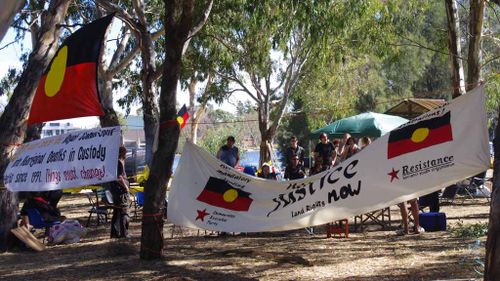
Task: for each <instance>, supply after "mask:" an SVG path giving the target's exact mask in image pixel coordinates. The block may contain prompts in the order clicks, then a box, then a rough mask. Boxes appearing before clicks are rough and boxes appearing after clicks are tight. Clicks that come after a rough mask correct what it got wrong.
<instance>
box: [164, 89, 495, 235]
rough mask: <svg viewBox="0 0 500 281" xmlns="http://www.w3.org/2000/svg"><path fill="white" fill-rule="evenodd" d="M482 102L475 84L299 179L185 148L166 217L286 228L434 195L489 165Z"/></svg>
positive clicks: (220, 225) (244, 228)
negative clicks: (255, 172)
mask: <svg viewBox="0 0 500 281" xmlns="http://www.w3.org/2000/svg"><path fill="white" fill-rule="evenodd" d="M484 105H485V95H484V88H483V87H479V88H477V89H475V90H473V91H471V92H470V93H468V94H466V95H464V96H462V97H459V98H457V99H455V100H453V102H451V103H449V104H446V105H444V106H442V107H440V108H438V109H436V110H434V111H431V112H428V113H425V114H423V115H422V116H419V117H418V118H415V119H413V120H411V121H409V122H408V123H407V124H404V125H402V126H400V127H398V128H397V129H395V130H393V131H391V132H390V133H389V134H386V135H384V136H382V137H380V138H379V139H377V140H376V141H374V142H373V143H372V144H371V145H369V146H368V147H366V148H365V149H363V150H362V151H360V152H358V153H357V154H355V155H354V156H352V157H351V158H349V159H347V160H346V161H344V162H342V163H341V164H339V165H337V166H334V167H332V168H331V169H330V170H327V171H325V172H323V173H320V174H317V175H314V176H312V177H309V178H306V179H303V180H295V181H283V182H276V181H269V180H264V179H260V178H255V177H251V176H248V175H245V174H243V173H240V172H238V171H236V170H235V169H232V168H230V167H228V166H227V165H225V164H223V163H221V162H219V161H218V160H217V159H215V158H214V157H213V156H212V155H210V154H208V153H207V152H206V151H204V150H203V149H201V148H200V147H197V146H195V145H193V144H192V143H187V144H186V146H185V148H184V152H183V153H182V157H181V160H180V165H179V167H178V168H177V171H176V174H175V175H174V180H173V183H172V187H171V191H170V194H169V204H168V218H169V219H170V220H171V221H172V222H173V223H174V224H176V225H183V226H187V227H194V228H203V229H209V230H217V231H234V232H257V231H278V230H289V229H296V228H303V227H306V226H314V225H321V224H324V223H328V222H332V221H334V220H338V219H343V218H349V217H352V216H354V215H359V214H363V213H366V212H370V211H374V210H378V209H381V208H384V207H387V206H390V205H394V204H397V203H400V202H403V201H405V200H410V199H413V198H416V197H418V196H421V195H424V194H427V193H430V192H433V191H436V190H438V189H441V188H443V187H445V186H448V185H450V184H453V183H455V182H457V181H459V180H461V179H464V178H466V177H470V176H473V175H475V174H477V173H479V172H482V171H485V170H486V169H487V168H488V167H489V162H490V161H489V152H488V133H487V130H486V112H485V108H484Z"/></svg>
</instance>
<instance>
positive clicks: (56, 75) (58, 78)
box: [44, 46, 68, 97]
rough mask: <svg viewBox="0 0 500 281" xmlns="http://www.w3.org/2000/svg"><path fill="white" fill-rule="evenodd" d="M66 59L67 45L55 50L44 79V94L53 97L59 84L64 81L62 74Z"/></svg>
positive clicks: (59, 86) (64, 70)
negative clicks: (54, 55) (55, 53)
mask: <svg viewBox="0 0 500 281" xmlns="http://www.w3.org/2000/svg"><path fill="white" fill-rule="evenodd" d="M67 60H68V46H64V47H62V48H61V49H60V50H59V52H57V55H56V57H55V58H54V60H53V61H52V64H51V65H50V70H49V73H48V74H47V79H46V80H45V87H44V89H45V95H47V96H48V97H53V96H55V95H57V93H58V92H59V89H61V85H62V83H63V81H64V74H65V72H66V61H67Z"/></svg>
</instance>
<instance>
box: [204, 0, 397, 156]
mask: <svg viewBox="0 0 500 281" xmlns="http://www.w3.org/2000/svg"><path fill="white" fill-rule="evenodd" d="M228 2H231V3H223V2H221V3H217V4H216V5H215V7H214V11H217V10H219V9H224V13H220V14H219V13H216V12H214V14H213V17H212V18H211V20H210V21H209V24H208V25H207V28H206V29H205V30H204V32H203V33H202V34H201V36H205V37H209V38H212V42H213V43H212V44H213V45H214V46H219V48H221V49H222V48H225V51H224V54H225V55H224V56H222V58H223V60H221V61H220V62H219V64H218V65H217V67H216V69H215V70H214V75H215V76H216V77H218V78H219V81H221V82H224V83H225V84H226V85H227V86H224V87H220V88H222V89H225V91H224V93H225V94H227V95H230V94H232V93H235V92H242V93H244V94H246V95H247V96H248V97H249V98H250V99H251V100H252V101H253V102H255V103H256V105H257V112H258V119H259V129H260V134H261V144H260V150H261V155H260V157H261V162H265V161H268V160H269V159H270V155H271V149H272V143H273V141H274V138H275V136H276V132H277V129H278V127H279V126H280V122H281V119H282V117H283V115H284V112H285V111H286V110H287V106H288V103H289V100H290V98H291V97H294V96H298V95H301V94H304V93H305V92H306V90H307V89H308V88H309V87H307V86H305V85H309V86H311V85H312V86H314V87H315V88H318V87H316V85H317V84H324V83H323V82H324V80H325V79H329V75H330V76H338V75H336V74H337V73H336V71H339V70H340V69H341V66H342V65H344V64H345V61H346V59H351V60H357V59H360V57H361V55H360V52H361V51H362V50H364V49H370V50H373V47H374V46H375V47H379V48H380V49H379V50H378V51H383V49H384V48H387V44H386V45H383V42H385V43H387V42H388V40H387V39H388V38H386V37H385V36H386V34H385V33H384V32H385V31H387V29H386V27H387V25H388V24H389V23H390V21H391V20H393V19H392V16H391V15H390V14H389V13H390V12H391V11H392V10H393V9H394V7H398V5H396V4H393V3H390V2H389V3H384V2H382V1H380V2H379V1H366V2H352V1H250V0H249V1H243V0H241V1H236V2H234V1H228ZM231 5H233V6H231ZM382 46H383V47H382ZM207 49H210V48H207ZM374 52H375V50H374ZM361 53H362V52H361ZM330 80H331V81H332V83H331V84H330V85H328V86H329V87H330V91H326V90H325V92H326V94H325V99H326V100H328V98H333V99H334V101H333V103H335V102H336V101H338V100H339V99H340V98H338V95H335V92H334V90H335V87H336V84H335V82H334V80H335V79H330ZM338 81H341V80H340V79H339V80H338ZM338 81H337V82H338ZM214 83H215V84H217V83H218V82H214ZM346 84H348V83H346ZM301 85H303V86H301ZM354 85H355V82H354V81H353V83H351V84H350V85H347V86H346V88H349V87H353V86H354ZM324 86H326V85H324ZM327 88H328V87H327ZM332 94H334V95H333V97H332ZM304 100H305V101H307V99H306V98H305V99H304ZM311 101H312V103H314V102H315V101H318V103H317V104H316V106H324V105H325V103H323V102H321V101H319V100H315V99H314V98H312V99H311ZM328 103H332V101H331V99H330V100H328Z"/></svg>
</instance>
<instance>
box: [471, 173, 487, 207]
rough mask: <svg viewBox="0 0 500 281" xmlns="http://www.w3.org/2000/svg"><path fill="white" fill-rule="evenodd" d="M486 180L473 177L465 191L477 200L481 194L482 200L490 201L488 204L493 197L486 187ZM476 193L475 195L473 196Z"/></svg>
mask: <svg viewBox="0 0 500 281" xmlns="http://www.w3.org/2000/svg"><path fill="white" fill-rule="evenodd" d="M485 181H486V180H485V179H484V178H479V177H471V178H469V185H467V186H466V187H465V190H466V191H467V193H468V194H469V195H470V196H471V197H473V198H475V197H476V196H477V194H478V193H480V194H481V195H482V196H480V197H482V198H486V200H488V202H490V196H491V193H490V192H487V191H486V190H485V189H486V188H485V187H484V183H485ZM472 193H474V194H472Z"/></svg>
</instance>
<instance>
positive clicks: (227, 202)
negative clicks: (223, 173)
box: [196, 177, 253, 212]
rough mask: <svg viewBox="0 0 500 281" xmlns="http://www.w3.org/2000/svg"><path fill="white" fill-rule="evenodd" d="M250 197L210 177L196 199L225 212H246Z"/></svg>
mask: <svg viewBox="0 0 500 281" xmlns="http://www.w3.org/2000/svg"><path fill="white" fill-rule="evenodd" d="M250 195H251V194H250V193H248V192H246V191H243V190H241V189H239V188H235V187H232V186H231V185H230V184H229V183H227V182H226V181H224V180H222V179H218V178H214V177H210V178H209V179H208V182H207V184H206V185H205V188H204V189H203V190H202V192H201V193H200V195H198V197H197V198H196V199H197V200H198V201H201V202H205V203H207V204H209V205H212V206H216V207H220V208H224V209H227V210H232V211H243V212H246V211H248V209H249V208H250V205H251V204H252V201H253V199H252V198H250Z"/></svg>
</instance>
